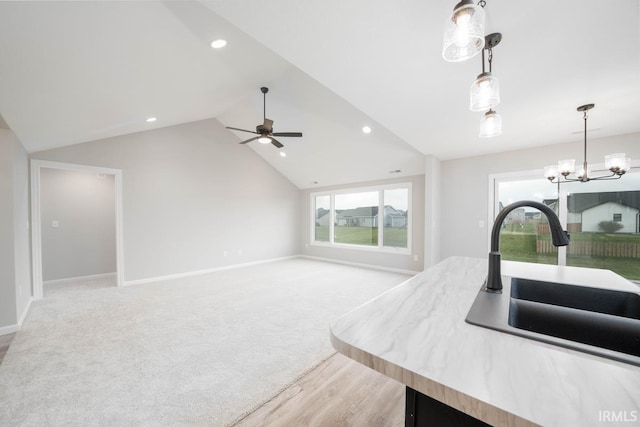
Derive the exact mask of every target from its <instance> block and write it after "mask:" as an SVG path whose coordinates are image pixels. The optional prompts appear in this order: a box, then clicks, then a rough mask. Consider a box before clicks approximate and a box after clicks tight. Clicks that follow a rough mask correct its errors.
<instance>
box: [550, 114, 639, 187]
mask: <svg viewBox="0 0 640 427" xmlns="http://www.w3.org/2000/svg"><path fill="white" fill-rule="evenodd" d="M593 107H595V104H586V105H581V106H579V107H578V108H577V110H578V111H581V112H582V113H583V120H584V161H583V162H582V168H581V169H580V170H579V171H577V172H576V170H575V166H576V161H575V159H568V160H560V161H559V162H558V164H557V165H551V166H545V168H544V176H545V178H547V179H548V180H549V181H550V182H551V183H553V184H562V183H565V182H589V181H597V180H606V179H620V178H621V177H622V175H624V174H625V173H626V172H627V171H628V170H629V169H631V159H630V158H628V157H626V155H625V153H615V154H609V155H607V156H604V165H605V168H606V169H608V170H609V172H611V173H610V174H609V175H601V176H591V175H590V173H591V171H590V170H589V165H588V164H587V118H588V114H587V111H589V110H591V109H592V108H593ZM572 175H573V176H572Z"/></svg>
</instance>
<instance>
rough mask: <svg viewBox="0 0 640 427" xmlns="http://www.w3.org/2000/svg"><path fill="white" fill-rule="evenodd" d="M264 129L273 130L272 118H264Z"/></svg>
mask: <svg viewBox="0 0 640 427" xmlns="http://www.w3.org/2000/svg"><path fill="white" fill-rule="evenodd" d="M262 126H264V128H265V129H268V130H269V132H271V131H272V130H273V120H269V119H264V123H263V125H262Z"/></svg>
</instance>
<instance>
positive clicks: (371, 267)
mask: <svg viewBox="0 0 640 427" xmlns="http://www.w3.org/2000/svg"><path fill="white" fill-rule="evenodd" d="M299 257H300V258H307V259H313V260H316V261H324V262H333V263H336V264H345V265H352V266H354V267H362V268H369V269H372V270H382V271H389V272H391V273H402V274H412V275H414V276H415V275H416V274H418V273H420V271H413V270H403V269H401V268H391V267H384V266H381V265H373V264H364V263H360V262H351V261H343V260H339V259H334V258H323V257H319V256H311V255H299Z"/></svg>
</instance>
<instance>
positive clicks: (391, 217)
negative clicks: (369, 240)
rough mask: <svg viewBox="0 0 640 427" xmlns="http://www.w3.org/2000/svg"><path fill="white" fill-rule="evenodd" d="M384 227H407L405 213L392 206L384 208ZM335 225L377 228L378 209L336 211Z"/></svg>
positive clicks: (369, 207) (368, 207)
mask: <svg viewBox="0 0 640 427" xmlns="http://www.w3.org/2000/svg"><path fill="white" fill-rule="evenodd" d="M383 216H384V225H385V227H397V228H400V227H405V226H406V225H407V213H406V212H400V211H398V210H397V209H395V208H394V207H393V206H390V205H387V206H385V207H384V213H383ZM336 225H337V226H347V227H377V226H378V207H377V206H363V207H359V208H355V209H344V210H341V211H336Z"/></svg>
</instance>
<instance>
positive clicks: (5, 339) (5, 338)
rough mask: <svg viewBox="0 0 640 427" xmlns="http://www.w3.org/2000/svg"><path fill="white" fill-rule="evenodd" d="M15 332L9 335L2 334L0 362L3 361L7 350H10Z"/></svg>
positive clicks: (0, 338) (0, 336)
mask: <svg viewBox="0 0 640 427" xmlns="http://www.w3.org/2000/svg"><path fill="white" fill-rule="evenodd" d="M14 335H15V334H8V335H0V363H2V359H4V355H5V354H7V350H9V344H11V340H12V339H13V336H14Z"/></svg>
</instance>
